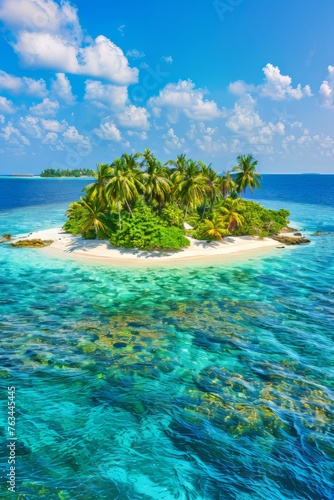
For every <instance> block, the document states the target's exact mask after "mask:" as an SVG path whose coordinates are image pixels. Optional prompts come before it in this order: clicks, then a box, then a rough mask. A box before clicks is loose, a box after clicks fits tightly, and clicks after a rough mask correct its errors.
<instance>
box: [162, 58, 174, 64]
mask: <svg viewBox="0 0 334 500" xmlns="http://www.w3.org/2000/svg"><path fill="white" fill-rule="evenodd" d="M161 59H162V60H163V61H165V62H166V63H167V64H173V58H172V56H162V58H161Z"/></svg>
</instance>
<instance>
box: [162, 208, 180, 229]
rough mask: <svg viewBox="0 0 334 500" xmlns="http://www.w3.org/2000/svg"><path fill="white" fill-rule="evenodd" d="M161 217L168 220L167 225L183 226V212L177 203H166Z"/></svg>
mask: <svg viewBox="0 0 334 500" xmlns="http://www.w3.org/2000/svg"><path fill="white" fill-rule="evenodd" d="M161 219H162V220H163V221H165V222H166V224H167V226H175V227H179V228H180V229H182V228H183V212H182V210H181V209H180V208H179V207H178V206H177V205H173V204H168V205H166V207H165V208H163V210H162V212H161Z"/></svg>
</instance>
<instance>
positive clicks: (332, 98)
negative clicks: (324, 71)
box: [319, 66, 334, 109]
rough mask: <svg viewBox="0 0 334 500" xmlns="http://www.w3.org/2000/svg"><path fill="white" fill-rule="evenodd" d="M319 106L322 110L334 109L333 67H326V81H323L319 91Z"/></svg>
mask: <svg viewBox="0 0 334 500" xmlns="http://www.w3.org/2000/svg"><path fill="white" fill-rule="evenodd" d="M319 93H320V96H321V104H322V106H323V107H324V108H327V109H332V108H334V66H328V75H327V80H324V81H323V82H322V84H321V86H320V90H319Z"/></svg>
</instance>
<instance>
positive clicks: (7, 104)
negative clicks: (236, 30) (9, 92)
mask: <svg viewBox="0 0 334 500" xmlns="http://www.w3.org/2000/svg"><path fill="white" fill-rule="evenodd" d="M0 111H1V112H2V113H5V114H12V113H15V108H14V104H13V101H11V100H10V99H7V98H6V97H2V96H0Z"/></svg>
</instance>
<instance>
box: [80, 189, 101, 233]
mask: <svg viewBox="0 0 334 500" xmlns="http://www.w3.org/2000/svg"><path fill="white" fill-rule="evenodd" d="M80 202H81V204H82V206H83V207H84V208H85V209H86V214H85V215H84V217H83V219H82V231H83V232H84V233H86V232H87V231H89V230H90V229H94V231H95V237H97V232H98V230H102V231H106V221H107V218H106V215H105V208H106V207H105V205H104V204H102V203H101V202H100V200H99V199H98V198H88V199H84V198H81V200H80Z"/></svg>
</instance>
